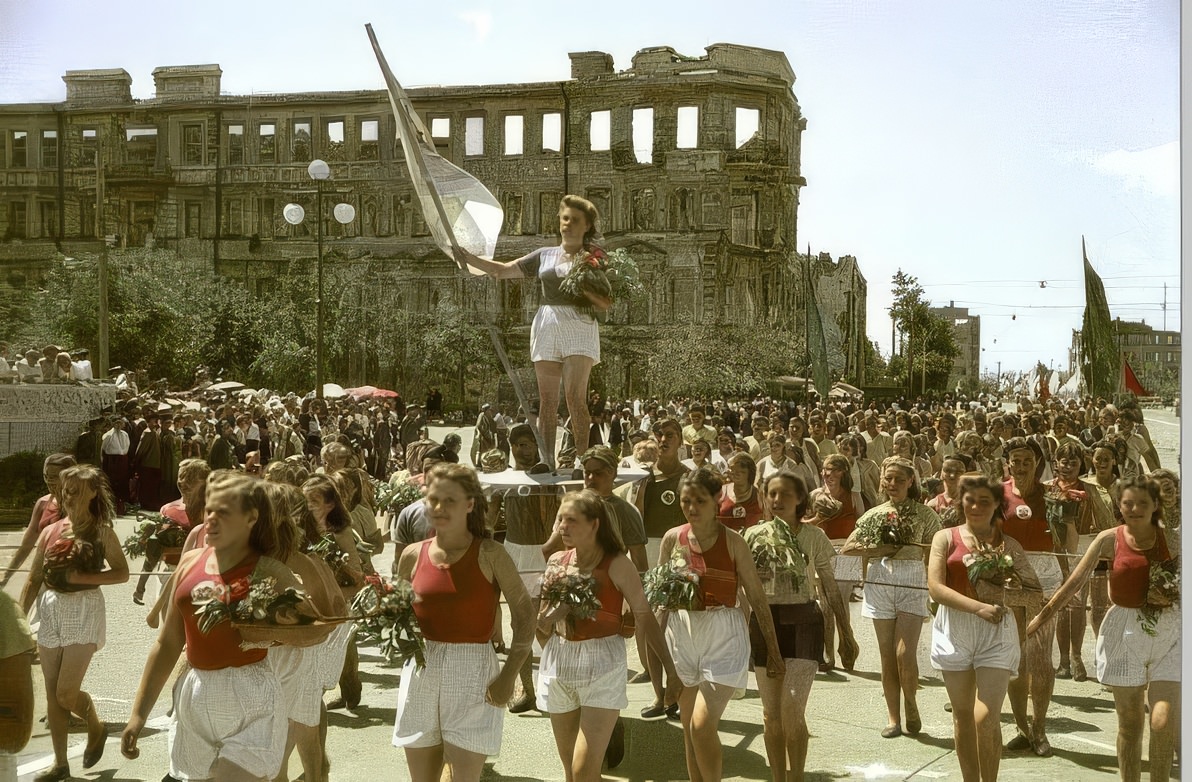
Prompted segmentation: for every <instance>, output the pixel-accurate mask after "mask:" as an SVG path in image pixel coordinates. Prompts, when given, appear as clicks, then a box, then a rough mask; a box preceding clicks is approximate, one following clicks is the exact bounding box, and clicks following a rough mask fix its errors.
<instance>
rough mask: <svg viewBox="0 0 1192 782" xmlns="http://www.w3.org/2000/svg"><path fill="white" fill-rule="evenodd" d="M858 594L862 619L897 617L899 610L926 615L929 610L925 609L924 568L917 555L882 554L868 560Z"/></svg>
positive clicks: (925, 587) (925, 574) (925, 576)
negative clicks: (867, 568) (905, 556)
mask: <svg viewBox="0 0 1192 782" xmlns="http://www.w3.org/2000/svg"><path fill="white" fill-rule="evenodd" d="M908 587H909V588H908ZM915 587H919V588H917V589H916V588H915ZM861 594H862V597H863V598H864V600H863V601H862V602H861V616H863V617H865V618H866V619H897V618H898V615H899V614H914V615H915V616H928V615H929V613H930V612H929V611H928V610H927V570H926V568H924V567H923V560H921V559H890V558H889V557H882V558H881V559H871V560H869V570H868V571H867V572H866V574H865V587H864V589H863V590H862V592H861Z"/></svg>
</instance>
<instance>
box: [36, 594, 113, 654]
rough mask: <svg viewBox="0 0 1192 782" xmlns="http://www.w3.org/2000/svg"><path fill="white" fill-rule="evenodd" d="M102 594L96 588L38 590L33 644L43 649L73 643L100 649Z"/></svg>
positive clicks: (103, 617)
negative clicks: (37, 624)
mask: <svg viewBox="0 0 1192 782" xmlns="http://www.w3.org/2000/svg"><path fill="white" fill-rule="evenodd" d="M106 613H107V612H106V611H105V610H104V602H103V594H102V593H101V592H100V591H99V590H98V589H84V590H81V591H79V592H57V591H55V590H53V589H46V588H45V587H42V590H41V593H40V594H39V595H38V596H37V616H38V618H39V619H40V621H41V624H40V626H39V627H38V629H37V644H38V645H39V646H44V647H46V648H47V649H61V648H62V647H64V646H75V645H76V644H83V645H85V644H95V651H97V652H98V651H99V650H100V649H102V648H103V645H104V640H105V638H106V637H107V619H106Z"/></svg>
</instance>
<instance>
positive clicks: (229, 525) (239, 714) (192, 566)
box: [121, 470, 326, 782]
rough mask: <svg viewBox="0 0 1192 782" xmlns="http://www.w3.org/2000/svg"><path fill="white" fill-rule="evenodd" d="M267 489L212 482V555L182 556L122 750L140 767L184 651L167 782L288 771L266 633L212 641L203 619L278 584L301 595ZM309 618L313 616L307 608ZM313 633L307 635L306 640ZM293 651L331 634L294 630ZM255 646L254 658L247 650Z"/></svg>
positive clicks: (224, 475) (243, 481)
mask: <svg viewBox="0 0 1192 782" xmlns="http://www.w3.org/2000/svg"><path fill="white" fill-rule="evenodd" d="M272 510H273V508H272V504H271V503H270V501H269V497H268V495H267V494H266V490H265V487H264V483H263V482H262V481H259V480H256V479H253V478H248V477H245V476H243V475H238V474H236V473H234V472H231V471H224V470H219V471H216V472H213V473H212V474H211V476H210V478H209V479H208V481H207V500H206V506H205V512H204V513H205V515H204V520H205V524H204V532H205V535H206V544H207V545H206V547H204V548H199V549H195V550H192V551H189V552H187V553H185V554H183V556H182V560H181V562H179V564H178V569H177V570H176V571H174V574H173V576H171V578H170V581H169V583H168V585H167V589H169V590H170V594H171V595H172V596H173V597H172V599H171V600H170V602H169V603H167V605H166V609H165V612H164V614H163V616H162V623H161V631H160V632H159V634H158V636H157V641H156V642H155V643H154V645H153V648H152V649H151V650H150V652H149V659H148V661H147V662H146V663H145V670H144V672H143V673H142V674H141V683H140V686H139V687H138V688H137V694H136V699H135V700H134V701H133V706H132V715H131V716H130V717H129V720H128V725H127V726H126V727H125V729H124V735H123V737H122V742H121V750H122V751H123V753H124V756H125V757H127V758H130V759H135V758H136V757H137V756H138V755H139V754H140V750H138V748H137V739H138V737H139V736H140V734H141V731H142V730H143V729H144V727H145V722H146V721H147V720H148V719H149V713H150V712H151V711H152V709H153V705H154V704H155V703H156V702H157V698H158V696H159V695H161V691H162V688H163V687H164V686H165V684H166V681H167V680H168V679H169V678H170V673H171V671H172V670H173V668H174V663H175V662H176V661H177V659H178V655H179V654H180V653H181V652H182V648H183V645H185V647H186V660H187V663H189V665H190V669H189V670H188V671H187V672H186V674H185V675H183V676H182V677H181V678H179V679H178V681H177V682H176V683H175V685H174V716H173V722H172V723H171V725H170V735H169V738H170V742H169V743H170V775H171V776H173V777H175V778H177V779H187V780H219V782H223V781H224V780H234V781H236V782H239V781H240V780H266V779H272V778H273V777H274V776H276V774H277V773H278V771H279V769H280V768H281V761H282V755H283V753H284V752H285V747H286V732H287V727H288V721H287V720H286V705H285V701H284V698H283V696H282V694H281V691H280V689H281V688H280V685H279V683H278V680H277V675H276V674H275V673H274V671H273V668H272V666H270V664H269V661H268V660H267V649H265V648H263V647H264V646H265V645H267V644H265V643H263V642H266V641H268V640H269V638H268V635H267V633H268V631H261V630H257V629H248V628H244V627H239V628H238V627H235V626H233V624H232V622H231V621H230V620H229V619H227V618H225V619H224V620H223V621H219V622H217V623H216V624H214V625H213V626H211V627H210V628H209V629H208V630H207V632H203V631H202V630H200V627H199V615H198V611H199V610H200V609H203V608H205V607H206V606H207V605H208V604H211V603H213V602H222V603H225V604H228V605H229V606H230V605H231V603H232V602H233V601H238V600H241V599H245V598H246V597H247V596H248V594H249V590H250V589H251V587H252V586H253V585H255V584H257V583H260V582H262V581H263V580H264V579H269V578H271V579H273V581H274V590H275V591H276V592H278V593H280V592H282V591H284V590H285V589H287V588H290V587H294V588H300V587H301V585H300V584H299V583H298V580H297V579H296V578H295V577H294V574H293V573H292V572H291V571H290V569H289V568H287V567H286V566H285V565H283V564H282V563H281V562H279V561H277V560H276V559H273V558H272V555H273V554H274V553H276V551H277V545H278V542H277V528H276V526H275V522H274V518H273V513H272ZM304 603H305V605H304V607H303V613H309V614H311V615H315V614H316V612H315V610H314V609H313V607H311V606H310V605H309V603H306V601H304ZM302 633H307V635H302ZM287 634H288V635H287V642H289V643H295V644H299V643H301V644H310V643H317V642H319V641H321V640H322V638H323V637H325V635H326V631H325V629H319V628H311V629H310V630H309V631H298V630H288V631H287ZM242 643H250V644H251V646H252V648H247V649H245V648H242V646H241V644H242Z"/></svg>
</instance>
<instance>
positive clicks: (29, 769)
mask: <svg viewBox="0 0 1192 782" xmlns="http://www.w3.org/2000/svg"><path fill="white" fill-rule="evenodd" d="M169 726H170V718H169V717H166V716H164V715H163V716H161V717H157V718H156V719H152V720H149V721H148V722H146V723H145V727H146V728H148V729H150V730H156V731H158V732H157V733H155V734H153V735H152V736H147V737H146V739H145V740H148V739H154V738H157V737H158V736H165V735H167V731H166V729H167V728H168V727H169ZM113 739H115V741H116V745H117V747H119V745H120V734H118V733H116V734H111V733H110V734H108V741H112V740H113ZM86 749H87V742H86V741H85V740H84V741H81V742H79V743H78V744H76V745H74V746H73V747H71V748H70V749H68V750H67V751H66V759H67V760H72V759H74V758H81V757H82V756H83V752H84V751H86ZM116 751H117V752H119V751H120V750H119V749H117V750H116ZM52 765H54V753H53V752H51V753H49V754H47V755H42V756H41V757H40V758H37V759H35V760H30V761H29V762H27V763H23V764H22V765H20V766H18V767H17V776H18V777H23V776H25V775H26V774H32V773H33V772H34V771H40V770H42V769H48V768H49V767H50V766H52Z"/></svg>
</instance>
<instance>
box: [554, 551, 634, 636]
mask: <svg viewBox="0 0 1192 782" xmlns="http://www.w3.org/2000/svg"><path fill="white" fill-rule="evenodd" d="M614 556H615V555H614V554H605V555H604V559H602V560H600V564H599V565H597V566H596V567H594V568H593V569H592V578H594V579H596V597H597V599H599V600H600V608H599V609H598V610H597V611H596V614H595V615H594V616H592V617H591V618H589V619H575V620H573V621H572V622H570V623H569V625H570V629H569V631H568V632H567V635H566V636H565V637H566V638H567V640H568V641H588V640H591V639H593V638H608V637H609V636H613V635H619V634H620V632H621V606H622V604H623V603H624V602H625V596H624V595H623V594H621V590H619V589H617V586H616V584H614V583H613V581H612V579H611V578H609V577H608V567H609V565H611V564H612V561H613V557H614ZM562 561H563V564H564V565H571V564H574V563H575V549H571V550H570V551H568V552H567V553H566V554H564V555H563V560H562Z"/></svg>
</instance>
